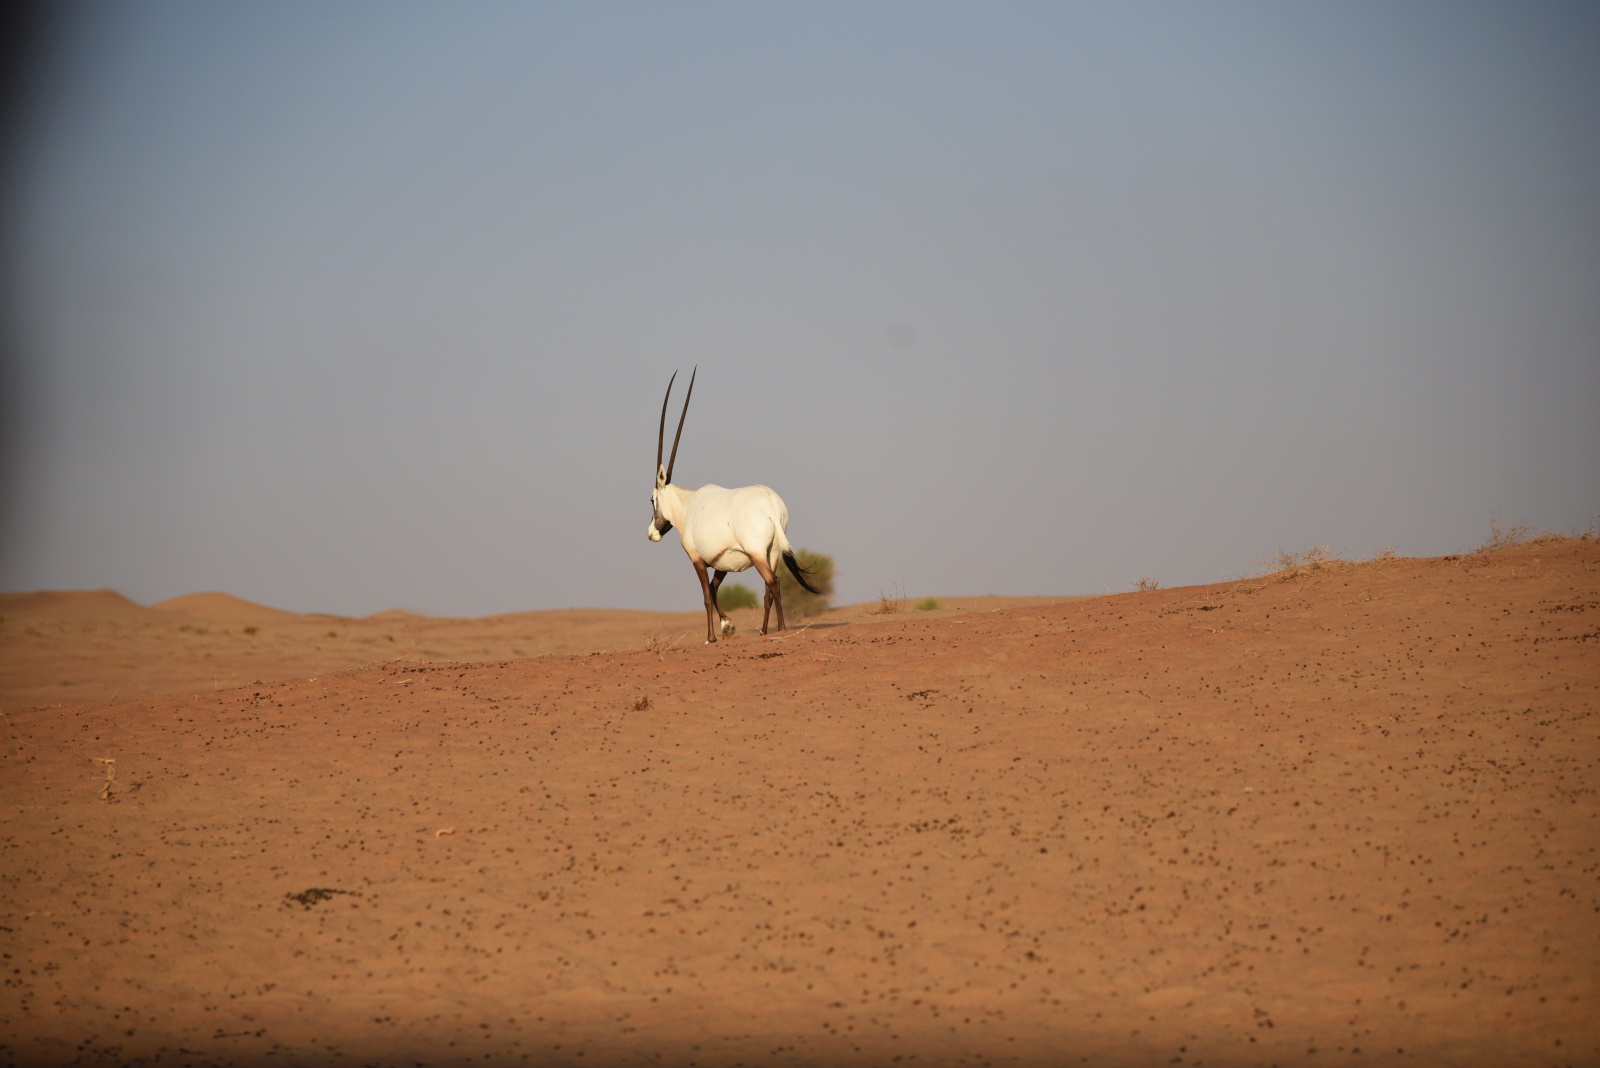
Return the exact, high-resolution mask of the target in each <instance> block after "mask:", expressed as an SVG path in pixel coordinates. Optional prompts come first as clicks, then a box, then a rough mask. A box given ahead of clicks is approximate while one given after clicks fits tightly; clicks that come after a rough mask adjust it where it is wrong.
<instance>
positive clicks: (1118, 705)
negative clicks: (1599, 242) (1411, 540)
mask: <svg viewBox="0 0 1600 1068" xmlns="http://www.w3.org/2000/svg"><path fill="white" fill-rule="evenodd" d="M870 607H871V606H859V607H857V608H854V609H846V610H841V611H839V612H836V613H833V614H830V615H829V616H826V617H823V618H822V620H821V621H820V622H819V624H818V625H815V626H812V627H810V628H808V629H804V630H795V631H791V632H789V633H788V634H786V635H782V636H773V637H768V638H760V637H758V636H752V635H751V634H750V632H751V631H752V630H753V629H754V627H753V624H752V623H751V622H750V621H749V618H748V615H746V616H742V617H741V623H742V633H741V635H739V636H737V637H736V638H735V639H733V640H730V641H727V642H723V643H720V644H718V645H714V646H705V645H702V644H700V635H699V627H700V618H701V617H700V615H699V613H697V612H687V613H681V614H677V613H619V612H570V613H530V614H526V615H515V616H501V617H494V618H488V619H482V620H434V619H424V618H420V617H415V616H407V615H405V614H403V613H385V614H383V615H381V616H377V617H371V618H368V619H363V620H348V619H341V618H337V617H329V616H297V615H292V614H289V613H283V612H276V611H274V610H272V609H267V608H262V607H261V606H256V605H250V604H248V603H246V602H242V601H238V600H236V599H234V598H229V597H227V596H225V595H221V594H204V595H197V596H193V597H187V598H180V599H178V600H177V601H173V602H166V603H164V604H163V605H159V606H155V607H153V608H151V607H144V606H140V605H136V604H133V603H132V602H130V601H127V600H126V599H123V598H121V597H119V596H118V595H116V594H114V593H111V592H109V591H99V592H92V593H38V594H11V595H6V596H4V597H0V616H3V617H4V621H3V622H0V743H3V747H0V752H3V754H4V765H3V769H0V888H3V891H0V973H3V976H4V983H3V986H0V1062H3V1063H13V1064H27V1065H34V1064H47V1065H55V1064H60V1065H65V1064H85V1063H121V1064H153V1063H162V1064H257V1063H259V1064H341V1063H342V1064H368V1063H374V1064H377V1063H423V1064H467V1063H490V1064H499V1063H526V1064H551V1065H611V1064H671V1065H678V1064H691V1063H693V1064H703V1065H732V1064H823V1063H828V1064H833V1063H838V1064H857V1065H867V1064H871V1065H878V1064H891V1063H917V1064H936V1065H945V1064H949V1065H955V1064H971V1065H976V1064H1018V1065H1046V1064H1049V1065H1055V1064H1062V1065H1066V1064H1088V1065H1142V1064H1152V1065H1153V1064H1181V1065H1272V1064H1278V1065H1297V1064H1316V1065H1400V1064H1405V1065H1492V1064H1512V1063H1515V1064H1528V1065H1582V1064H1596V1063H1600V797H1597V793H1596V789H1597V786H1600V714H1597V713H1600V544H1597V543H1596V542H1595V541H1593V540H1581V539H1566V540H1546V541H1540V542H1536V543H1531V544H1526V545H1522V546H1517V547H1513V548H1509V549H1504V550H1500V551H1496V552H1493V553H1474V554H1468V555H1464V556H1460V557H1445V558H1439V559H1387V560H1377V561H1372V562H1368V563H1363V564H1358V565H1342V564H1337V563H1324V564H1322V565H1320V566H1315V567H1300V568H1294V569H1290V570H1286V571H1283V572H1281V573H1278V574H1274V575H1268V576H1263V577H1260V578H1256V579H1251V580H1243V581H1237V582H1230V583H1223V584H1217V585H1210V586H1200V587H1187V588H1180V589H1158V590H1151V591H1143V592H1134V593H1127V594H1121V595H1115V596H1105V597H1094V598H1086V599H1079V600H1060V601H1051V600H1049V599H1038V600H1034V601H1031V602H1012V603H1007V602H1002V601H986V602H985V601H965V602H963V601H959V600H958V601H956V602H954V603H953V604H952V606H951V607H948V608H946V609H944V610H942V611H940V612H937V613H926V614H925V613H914V612H903V613H898V614H890V615H873V614H871V613H870V612H869V610H868V609H869V608H870Z"/></svg>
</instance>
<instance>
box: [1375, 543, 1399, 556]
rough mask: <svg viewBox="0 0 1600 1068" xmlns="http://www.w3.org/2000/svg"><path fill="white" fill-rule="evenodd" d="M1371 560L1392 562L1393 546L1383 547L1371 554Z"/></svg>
mask: <svg viewBox="0 0 1600 1068" xmlns="http://www.w3.org/2000/svg"><path fill="white" fill-rule="evenodd" d="M1372 558H1373V559H1374V560H1393V559H1394V558H1395V547H1394V546H1393V545H1385V546H1384V547H1383V548H1381V549H1379V550H1378V551H1377V552H1376V553H1375V554H1373V557H1372Z"/></svg>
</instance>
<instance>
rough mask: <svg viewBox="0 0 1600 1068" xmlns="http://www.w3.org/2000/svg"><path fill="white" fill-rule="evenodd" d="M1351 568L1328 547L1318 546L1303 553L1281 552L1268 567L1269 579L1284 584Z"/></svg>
mask: <svg viewBox="0 0 1600 1068" xmlns="http://www.w3.org/2000/svg"><path fill="white" fill-rule="evenodd" d="M1351 566H1352V565H1351V564H1350V562H1349V561H1348V560H1341V559H1340V558H1339V557H1338V556H1336V555H1334V552H1333V550H1332V549H1330V548H1328V547H1327V546H1326V545H1316V546H1313V547H1311V548H1309V549H1307V550H1306V551H1305V552H1303V553H1290V552H1283V551H1282V550H1280V551H1279V552H1278V554H1277V555H1276V556H1274V557H1273V558H1272V562H1271V563H1270V564H1269V565H1268V567H1267V577H1268V578H1271V579H1275V580H1277V581H1280V582H1282V581H1285V580H1287V579H1294V578H1303V577H1305V576H1307V575H1315V574H1318V573H1320V572H1324V571H1329V572H1331V571H1344V570H1346V569H1348V568H1349V567H1351Z"/></svg>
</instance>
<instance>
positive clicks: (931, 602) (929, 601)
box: [915, 597, 939, 612]
mask: <svg viewBox="0 0 1600 1068" xmlns="http://www.w3.org/2000/svg"><path fill="white" fill-rule="evenodd" d="M915 608H916V610H917V611H919V612H936V611H938V610H939V601H938V599H937V598H934V597H924V598H923V599H922V600H920V601H918V602H917V603H916V605H915Z"/></svg>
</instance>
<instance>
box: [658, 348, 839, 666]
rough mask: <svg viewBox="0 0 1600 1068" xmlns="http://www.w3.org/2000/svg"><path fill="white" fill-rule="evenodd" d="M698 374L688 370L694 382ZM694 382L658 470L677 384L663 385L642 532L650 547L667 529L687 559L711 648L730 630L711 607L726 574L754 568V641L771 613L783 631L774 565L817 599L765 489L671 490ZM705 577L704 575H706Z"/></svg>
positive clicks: (785, 516) (783, 513)
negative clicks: (757, 605)
mask: <svg viewBox="0 0 1600 1068" xmlns="http://www.w3.org/2000/svg"><path fill="white" fill-rule="evenodd" d="M698 373H699V368H696V369H695V374H698ZM694 378H695V376H694V374H691V375H690V376H689V391H688V392H687V393H686V394H684V398H683V414H682V415H680V416H679V417H678V433H677V435H676V436H674V437H673V439H672V455H671V456H670V457H669V458H668V460H667V463H666V466H665V467H663V466H662V464H661V447H662V445H664V444H665V443H666V433H667V402H668V401H670V400H671V399H672V383H673V382H676V381H677V379H678V375H677V372H673V375H672V380H671V381H669V382H668V383H667V395H666V397H664V398H662V401H661V426H660V428H659V430H658V431H657V433H656V488H655V492H653V493H651V495H650V503H651V505H652V506H653V508H654V509H655V515H654V516H653V517H652V518H651V520H650V527H649V529H648V530H647V531H646V534H647V536H648V537H649V538H650V540H651V541H660V540H661V536H662V535H663V534H665V533H666V532H667V531H669V530H671V529H672V528H673V527H677V528H678V539H679V540H680V541H681V542H682V543H683V551H684V552H685V553H688V554H689V562H690V563H692V564H693V565H694V570H695V574H697V575H698V576H700V592H701V593H702V594H703V595H704V596H705V601H706V643H707V644H710V643H711V642H714V641H716V640H717V635H718V632H719V631H720V632H721V633H723V634H726V633H727V632H728V631H729V630H731V629H732V626H733V625H732V624H731V623H729V622H728V617H727V616H726V615H725V614H724V613H723V611H722V606H721V605H719V604H718V603H717V590H718V588H719V587H721V585H722V580H723V579H725V578H727V577H728V573H729V572H732V571H744V570H745V569H747V568H751V567H753V568H755V569H756V573H757V574H758V575H760V576H761V581H762V582H764V583H765V584H766V587H767V596H766V599H765V602H764V605H763V609H762V613H761V633H762V634H765V633H767V622H768V619H769V617H770V616H771V614H772V609H773V608H777V610H778V629H779V630H783V629H785V628H784V625H783V597H782V595H781V594H780V593H779V590H778V565H779V563H782V564H783V565H784V566H786V567H787V568H788V569H789V572H790V574H792V575H794V578H795V581H796V582H798V583H800V585H801V586H803V587H805V588H806V589H807V590H810V591H811V592H812V593H817V592H819V591H818V590H817V588H816V587H815V586H813V585H811V583H810V582H809V581H808V580H809V579H810V577H811V576H810V574H809V573H808V572H807V571H806V570H805V568H803V567H801V566H800V562H799V561H798V560H796V559H795V555H794V549H793V548H791V547H790V545H789V538H788V536H787V535H786V534H785V530H786V528H787V527H788V526H789V509H788V508H786V507H784V503H783V498H781V497H779V496H778V495H777V494H776V493H774V492H773V491H772V490H771V489H769V488H767V487H766V486H741V487H740V488H739V489H724V488H723V487H722V486H711V485H707V486H701V487H700V488H699V489H684V488H683V487H682V486H674V485H673V484H672V466H673V464H674V463H675V462H676V461H677V459H678V441H679V439H680V438H682V437H683V421H684V419H686V418H688V415H689V398H690V397H692V396H694ZM708 569H709V570H710V572H711V573H710V574H709V575H708V574H707V573H706V572H707V570H708Z"/></svg>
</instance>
